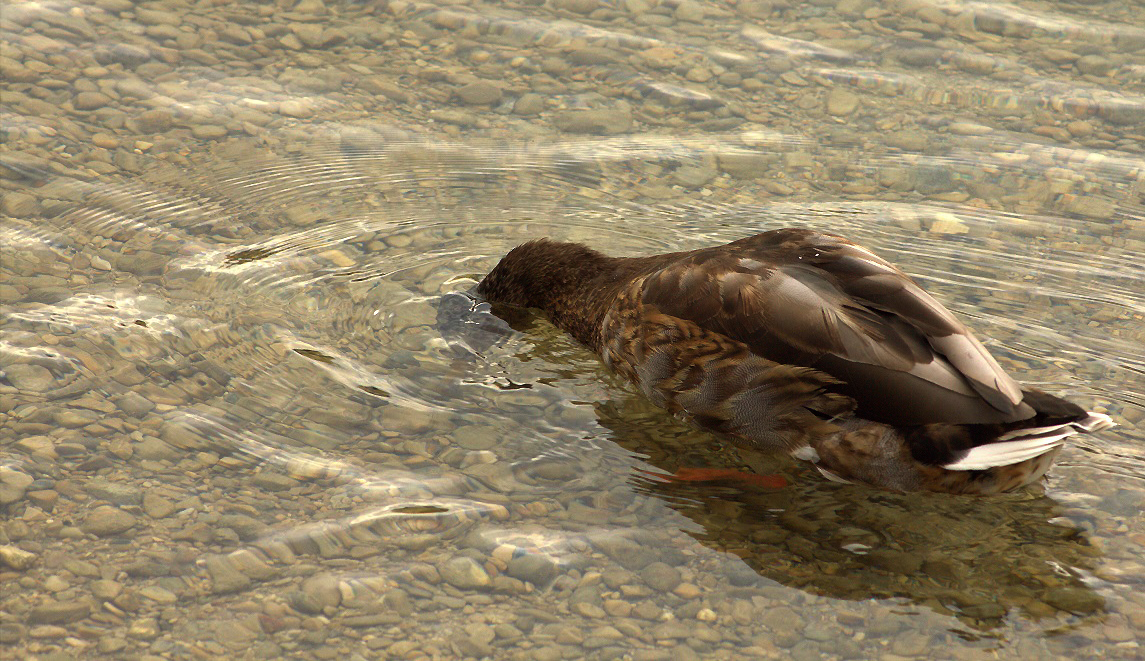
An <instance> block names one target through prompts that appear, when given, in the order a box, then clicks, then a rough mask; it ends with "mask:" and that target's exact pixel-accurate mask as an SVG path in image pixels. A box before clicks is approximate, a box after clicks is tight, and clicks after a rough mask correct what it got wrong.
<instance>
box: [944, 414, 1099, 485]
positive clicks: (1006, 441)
mask: <svg viewBox="0 0 1145 661" xmlns="http://www.w3.org/2000/svg"><path fill="white" fill-rule="evenodd" d="M1114 424H1115V423H1114V422H1113V420H1112V419H1111V418H1110V417H1109V416H1107V415H1105V414H1104V413H1090V414H1089V416H1088V417H1086V418H1083V419H1081V420H1077V421H1075V422H1069V423H1066V424H1064V425H1055V426H1050V427H1031V428H1028V429H1018V430H1014V431H1012V432H1009V433H1007V434H1004V435H1003V436H1000V437H999V438H1000V441H999V442H994V443H987V444H986V445H979V446H978V447H976V448H971V450H970V451H969V452H967V453H966V456H965V457H963V458H961V459H959V460H958V461H956V462H954V463H951V464H946V465H945V466H943V468H945V469H946V470H952V471H977V470H986V469H988V468H994V467H995V466H1009V465H1010V464H1016V463H1019V462H1022V461H1027V460H1029V459H1033V458H1035V457H1039V456H1041V455H1043V454H1045V453H1047V452H1050V451H1052V450H1054V449H1056V448H1059V447H1061V446H1062V445H1063V444H1065V439H1067V438H1069V437H1070V436H1073V435H1074V434H1076V433H1078V432H1084V433H1090V432H1096V431H1101V430H1103V429H1109V428H1110V427H1113V426H1114Z"/></svg>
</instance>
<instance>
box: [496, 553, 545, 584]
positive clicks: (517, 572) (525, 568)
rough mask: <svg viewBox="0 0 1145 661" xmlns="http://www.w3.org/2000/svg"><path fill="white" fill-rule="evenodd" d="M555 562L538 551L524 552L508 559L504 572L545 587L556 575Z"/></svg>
mask: <svg viewBox="0 0 1145 661" xmlns="http://www.w3.org/2000/svg"><path fill="white" fill-rule="evenodd" d="M557 572H558V568H557V563H556V561H555V560H553V559H552V558H550V557H548V556H545V555H541V554H539V553H526V554H524V555H521V556H518V557H516V558H513V559H512V560H510V561H509V565H508V567H507V568H506V569H505V573H506V574H508V575H509V576H512V577H513V578H519V579H521V580H522V581H528V582H530V583H532V584H533V585H536V586H538V587H546V586H548V584H549V583H550V582H552V580H553V579H554V578H556V577H557Z"/></svg>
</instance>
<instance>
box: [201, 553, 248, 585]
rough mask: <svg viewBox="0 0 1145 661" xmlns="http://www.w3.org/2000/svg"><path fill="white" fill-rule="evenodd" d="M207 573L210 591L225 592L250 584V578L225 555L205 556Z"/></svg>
mask: <svg viewBox="0 0 1145 661" xmlns="http://www.w3.org/2000/svg"><path fill="white" fill-rule="evenodd" d="M206 563H207V573H209V574H210V575H211V592H214V593H215V594H225V593H228V592H238V591H240V590H245V589H247V588H248V587H250V585H251V582H252V581H251V578H250V576H247V575H246V574H244V573H243V572H241V571H239V568H238V566H237V565H236V564H235V562H234V561H233V560H232V559H231V558H230V557H229V556H225V555H213V556H209V557H208V558H207V561H206Z"/></svg>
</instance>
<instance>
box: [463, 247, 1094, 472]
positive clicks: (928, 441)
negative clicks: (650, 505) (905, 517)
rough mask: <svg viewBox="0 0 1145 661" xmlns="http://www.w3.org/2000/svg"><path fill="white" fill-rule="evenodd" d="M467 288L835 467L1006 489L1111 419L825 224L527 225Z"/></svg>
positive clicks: (632, 373) (713, 421) (744, 435)
mask: <svg viewBox="0 0 1145 661" xmlns="http://www.w3.org/2000/svg"><path fill="white" fill-rule="evenodd" d="M477 293H478V294H479V295H481V296H482V297H484V298H485V299H487V300H488V301H490V302H495V303H501V304H507V305H513V306H520V307H529V308H538V309H540V310H542V311H543V312H545V313H546V314H547V315H548V316H549V318H550V319H551V320H552V321H553V323H554V324H556V325H557V326H558V327H559V328H561V329H563V330H564V331H566V332H568V333H569V334H571V335H572V336H573V337H575V338H576V339H577V340H579V341H580V342H582V343H584V344H585V345H587V346H588V347H590V348H591V349H592V350H593V351H595V352H596V353H597V354H599V355H600V356H601V358H602V359H603V360H604V362H605V363H606V364H607V365H608V366H609V367H610V368H611V369H613V370H615V371H617V372H619V373H620V374H622V375H624V376H625V377H626V378H628V379H629V380H631V381H632V382H633V383H635V384H636V385H637V386H638V387H639V388H640V390H641V391H642V392H643V393H644V394H645V395H646V396H647V397H649V398H650V399H651V400H652V401H653V402H655V403H656V404H658V405H660V406H662V407H664V408H666V409H668V410H669V411H671V412H674V413H679V414H682V415H684V416H685V417H687V418H688V419H690V420H691V421H693V422H694V423H695V424H697V425H699V426H701V427H703V428H705V429H709V430H712V431H716V432H719V433H721V434H725V435H727V436H729V437H730V438H732V439H733V440H734V441H736V442H737V443H740V444H743V445H745V446H748V447H751V448H754V449H758V450H763V451H771V452H787V453H790V454H791V455H792V456H794V457H797V458H799V459H803V460H807V461H811V462H813V463H814V465H815V466H816V467H817V468H818V469H819V471H820V472H822V473H823V474H824V475H825V476H826V477H828V478H830V479H832V480H835V481H841V482H855V483H864V484H868V485H872V486H876V487H881V488H884V489H891V490H896V491H918V490H929V491H940V492H948V493H973V494H990V493H999V492H1003V491H1010V490H1012V489H1017V488H1019V487H1022V486H1024V485H1027V484H1030V483H1032V482H1035V481H1037V480H1038V479H1040V478H1041V477H1042V476H1043V475H1044V474H1045V472H1046V471H1047V470H1048V469H1049V467H1050V464H1052V463H1053V460H1054V458H1055V457H1056V455H1057V454H1058V451H1059V450H1060V449H1061V447H1062V445H1063V444H1064V443H1065V440H1066V438H1068V437H1069V436H1072V435H1073V434H1076V433H1079V432H1083V433H1084V432H1096V431H1100V430H1103V429H1107V428H1109V427H1111V426H1113V422H1112V420H1110V418H1109V417H1108V416H1106V415H1104V414H1102V413H1089V412H1086V411H1085V410H1084V409H1082V408H1081V407H1079V406H1077V405H1075V404H1073V403H1070V402H1068V401H1066V400H1064V399H1060V398H1058V397H1054V396H1053V395H1049V394H1046V393H1044V392H1041V391H1038V390H1034V389H1032V388H1030V389H1025V388H1022V387H1021V386H1020V385H1019V384H1018V383H1016V382H1015V381H1014V380H1013V379H1012V378H1010V376H1009V375H1007V374H1006V373H1005V371H1003V370H1002V368H1001V367H1000V366H999V365H998V363H997V362H996V361H995V360H994V358H993V357H992V356H991V355H990V354H989V352H987V351H986V348H985V347H983V346H982V344H981V343H980V342H979V341H978V340H977V339H976V338H975V337H974V336H973V335H972V334H971V333H970V331H969V330H968V329H967V328H966V327H965V326H964V325H963V324H962V323H961V322H960V321H958V319H956V318H955V317H954V315H953V314H951V312H950V311H949V310H947V309H946V308H945V307H943V306H942V304H940V303H939V302H938V301H936V300H935V299H934V298H932V297H931V296H930V295H929V294H927V293H926V292H924V291H923V290H922V289H921V288H920V287H919V286H918V285H917V284H916V283H915V282H914V281H913V280H911V278H910V277H909V276H907V275H906V274H905V273H903V272H902V271H900V270H899V269H898V268H896V267H895V266H893V265H891V264H890V263H889V262H887V261H885V260H883V259H882V258H880V257H878V256H876V255H875V254H874V253H872V252H871V251H869V250H867V249H866V248H863V247H862V246H859V245H856V244H854V243H852V242H850V241H848V240H846V239H844V238H842V237H839V236H835V235H832V234H825V233H820V232H816V231H812V230H806V229H779V230H773V231H770V232H764V233H762V234H757V235H755V236H751V237H747V238H744V239H740V240H738V241H734V242H732V243H729V244H726V245H722V246H715V247H711V248H702V249H699V250H693V251H689V252H677V253H669V254H664V255H654V256H650V257H628V258H625V257H608V256H605V255H604V254H602V253H600V252H597V251H595V250H592V249H591V248H588V247H586V246H584V245H581V244H576V243H561V242H556V241H550V240H548V239H540V240H537V241H530V242H528V243H525V244H523V245H521V246H518V247H517V248H515V249H513V250H512V251H511V252H509V254H507V255H506V256H505V257H504V258H503V259H502V260H501V261H500V263H498V264H497V266H496V267H495V268H494V269H493V270H492V271H491V272H490V273H489V274H488V275H487V276H485V278H484V279H483V280H482V281H481V283H480V284H479V285H478V287H477Z"/></svg>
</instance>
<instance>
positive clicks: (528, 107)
mask: <svg viewBox="0 0 1145 661" xmlns="http://www.w3.org/2000/svg"><path fill="white" fill-rule="evenodd" d="M544 109H545V98H544V97H543V96H541V95H540V94H534V93H533V92H529V93H527V94H522V95H521V98H519V99H517V101H516V102H515V103H514V104H513V114H514V115H536V114H538V113H540V112H541V111H543V110H544Z"/></svg>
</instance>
